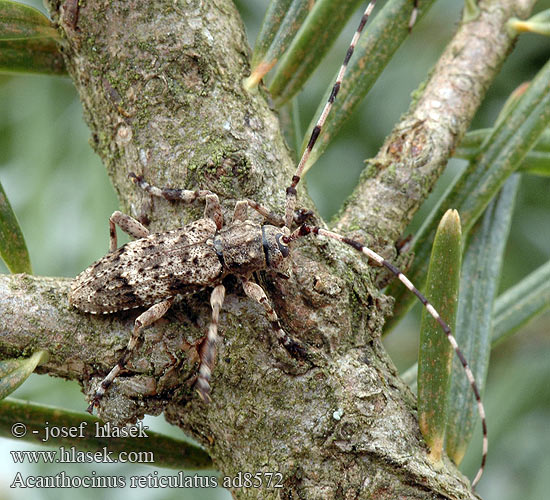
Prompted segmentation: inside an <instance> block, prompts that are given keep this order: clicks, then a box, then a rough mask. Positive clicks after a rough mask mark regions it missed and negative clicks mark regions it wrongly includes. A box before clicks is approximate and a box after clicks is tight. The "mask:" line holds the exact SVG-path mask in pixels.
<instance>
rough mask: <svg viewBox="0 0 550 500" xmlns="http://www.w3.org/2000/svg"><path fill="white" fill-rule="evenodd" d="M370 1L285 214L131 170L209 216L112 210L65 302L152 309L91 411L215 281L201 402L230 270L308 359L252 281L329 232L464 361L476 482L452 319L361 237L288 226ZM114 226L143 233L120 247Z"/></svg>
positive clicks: (291, 347) (279, 333) (102, 308)
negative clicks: (174, 225)
mask: <svg viewBox="0 0 550 500" xmlns="http://www.w3.org/2000/svg"><path fill="white" fill-rule="evenodd" d="M374 4H375V1H374V0H372V1H371V2H370V3H369V4H368V6H367V8H366V10H365V12H364V14H363V16H362V18H361V22H360V24H359V27H358V28H357V31H356V32H355V34H354V36H353V39H352V41H351V44H350V46H349V48H348V51H347V53H346V56H345V58H344V62H343V64H342V65H341V67H340V70H339V72H338V75H337V78H336V82H335V84H334V86H333V88H332V92H331V93H330V96H329V98H328V101H327V102H326V104H325V107H324V109H323V111H322V113H321V115H320V117H319V119H318V121H317V124H316V126H315V127H314V128H313V131H312V134H311V137H310V139H309V142H308V145H307V147H306V149H305V151H304V153H303V155H302V157H301V159H300V162H299V163H298V166H297V168H296V171H295V173H294V176H293V177H292V181H291V184H290V186H289V187H288V188H287V190H286V206H285V216H284V218H283V217H281V216H279V215H277V214H273V213H271V212H270V211H269V210H268V209H267V208H266V207H264V206H263V205H261V204H259V203H257V202H255V201H253V200H241V201H238V202H237V203H236V206H235V210H234V213H233V218H232V220H231V222H230V223H229V224H226V225H224V221H223V215H222V210H221V206H220V202H219V199H218V196H217V195H216V194H214V193H212V192H210V191H208V190H196V191H190V190H181V189H160V188H158V187H155V186H152V185H150V184H149V183H147V182H146V181H145V180H144V179H143V178H142V177H141V176H139V175H136V174H134V173H130V178H131V179H132V180H133V181H134V182H135V183H136V184H137V185H138V186H140V187H141V188H142V189H143V190H145V191H146V192H148V193H150V194H151V195H153V196H158V197H162V198H165V199H167V200H180V201H183V202H185V203H191V202H193V201H195V200H197V199H204V200H205V209H204V217H203V218H202V219H199V220H197V221H194V222H192V223H190V224H188V225H186V226H184V227H181V228H178V229H175V230H172V231H167V232H163V233H149V230H148V229H147V228H145V227H144V226H143V225H142V224H141V223H140V222H138V221H137V220H136V219H134V218H132V217H130V216H128V215H125V214H123V213H121V212H119V211H116V212H114V213H113V214H112V215H111V217H110V219H109V226H110V251H109V253H108V254H107V255H106V256H105V257H103V258H102V259H100V260H98V261H97V262H95V263H94V264H92V265H91V266H90V267H89V268H87V269H86V270H84V271H83V272H82V273H81V274H80V275H78V276H77V277H76V278H75V280H74V282H73V284H72V288H71V291H70V294H69V301H70V303H71V304H72V305H73V306H75V307H76V308H78V309H80V310H82V311H84V312H87V313H92V314H98V313H102V314H107V313H114V312H118V311H122V310H126V309H132V308H136V307H148V309H147V310H146V311H145V312H143V313H142V314H141V315H139V316H138V318H137V319H136V320H135V323H134V328H133V331H132V335H131V337H130V341H129V343H128V346H127V348H126V350H125V352H124V354H123V356H122V357H121V359H120V360H119V362H118V363H117V364H116V365H115V366H114V367H113V368H112V370H111V371H110V372H109V374H108V375H107V376H106V377H105V378H104V379H103V381H102V382H101V384H100V386H99V388H98V389H97V391H96V392H95V394H94V396H93V397H92V401H91V404H90V406H89V407H88V411H89V412H90V413H91V412H93V408H94V406H97V405H98V404H99V401H100V400H101V398H102V397H103V395H104V394H105V391H106V390H107V388H108V387H109V386H110V385H111V384H112V383H113V381H114V380H115V378H116V377H117V375H118V374H119V373H120V371H121V370H122V369H123V367H124V365H125V364H126V362H127V361H128V359H129V358H130V355H131V353H132V351H133V350H134V348H135V346H136V344H137V342H138V339H139V335H140V332H141V330H142V329H143V328H144V327H146V326H148V325H150V324H152V323H154V322H155V321H156V320H158V319H159V318H161V317H162V316H163V315H164V314H165V313H166V311H167V310H168V309H169V308H170V306H171V305H172V303H173V301H174V299H175V297H176V296H177V295H180V294H187V293H194V292H197V291H199V290H201V289H204V288H206V287H213V291H212V294H211V297H210V304H211V307H212V320H211V322H210V325H209V328H208V333H207V335H206V339H205V341H204V342H203V344H202V346H201V348H200V352H199V358H200V367H199V374H198V378H197V382H196V387H197V392H198V394H199V395H200V397H201V398H202V399H203V400H204V401H206V402H208V401H209V400H210V378H211V372H212V367H213V364H214V360H215V356H216V344H217V342H218V339H219V337H218V318H219V313H220V309H221V307H222V305H223V302H224V297H225V287H224V285H223V284H222V279H223V278H224V277H225V276H227V275H234V276H236V277H238V278H240V280H241V281H242V284H243V289H244V292H245V293H246V295H247V296H248V297H250V298H251V299H253V300H255V301H256V302H258V303H259V304H260V305H261V306H262V307H263V308H264V310H265V313H266V315H267V317H268V319H269V321H270V322H271V326H272V330H273V334H274V335H275V338H276V339H277V340H278V341H279V342H280V343H281V344H282V346H283V347H284V348H285V349H286V350H287V351H288V353H289V355H290V356H292V357H294V358H297V359H305V358H307V349H306V347H305V346H304V345H302V344H301V343H300V342H299V341H297V340H296V339H293V338H292V337H291V336H289V335H288V334H287V333H286V332H285V331H284V330H283V329H282V327H281V324H280V323H279V320H278V317H277V313H276V312H275V311H274V310H273V308H272V307H271V305H270V303H269V301H268V299H267V296H266V294H265V292H264V291H263V289H262V288H261V287H260V286H259V285H258V284H256V283H254V282H252V281H250V278H251V276H252V274H253V273H254V272H256V271H261V270H268V269H269V270H273V271H276V272H278V273H279V274H283V275H284V274H286V272H287V270H288V266H289V260H288V257H289V255H290V252H291V246H292V244H293V243H294V242H295V241H296V240H299V239H300V238H303V237H305V236H307V235H309V234H313V235H317V236H324V237H326V238H332V239H334V240H337V241H340V242H342V243H345V244H346V245H349V246H351V247H352V248H354V249H355V250H357V251H359V252H361V253H363V254H364V255H366V256H367V257H368V258H369V259H372V260H374V261H375V262H376V263H378V264H379V265H381V266H384V267H386V268H387V269H388V270H389V271H390V272H391V273H392V274H393V275H394V276H396V277H397V278H398V279H399V280H400V281H401V282H402V283H403V284H404V285H405V286H406V287H407V288H408V289H409V290H410V291H411V292H412V293H414V294H415V295H416V296H417V297H418V299H419V300H420V302H422V304H423V305H424V306H425V307H426V309H427V311H428V312H429V314H430V315H431V316H432V317H433V318H434V319H435V320H436V321H437V322H438V323H439V324H440V326H441V328H442V329H443V331H444V332H445V334H446V336H447V338H448V340H449V342H450V343H451V345H452V347H453V349H454V351H455V353H456V354H457V356H458V358H459V359H460V361H461V363H462V366H463V367H464V371H465V373H466V376H467V378H468V380H469V382H470V385H471V388H472V391H473V392H474V395H475V399H476V402H477V406H478V410H479V415H480V418H481V422H482V427H483V455H482V462H481V466H480V468H479V470H478V473H477V475H476V477H475V479H474V481H473V482H472V485H473V486H475V485H476V484H477V482H478V481H479V479H480V478H481V475H482V474H483V469H484V467H485V461H486V457H487V448H488V440H487V425H486V419H485V410H484V407H483V403H482V401H481V396H480V392H479V390H478V386H477V384H476V381H475V379H474V376H473V373H472V371H471V369H470V367H469V365H468V362H467V361H466V359H465V357H464V355H463V354H462V352H461V350H460V349H459V347H458V345H457V342H456V339H455V337H454V336H453V334H452V333H451V329H450V328H449V326H448V325H447V323H446V322H445V321H444V320H443V319H442V318H441V317H440V316H439V314H438V312H437V311H436V310H435V308H434V307H433V306H432V304H430V302H429V301H428V300H427V299H426V297H424V295H422V293H420V292H419V291H418V289H417V288H416V287H415V286H414V285H413V284H412V283H411V282H410V281H409V279H408V278H407V277H406V276H405V275H404V274H403V273H402V272H401V271H400V270H399V269H397V268H396V267H395V266H394V265H392V264H391V263H390V262H388V261H387V260H385V259H384V258H383V257H381V256H380V255H378V254H377V253H375V252H374V251H372V250H371V249H369V248H367V247H366V246H364V245H363V244H361V243H359V242H358V241H355V240H352V239H349V238H347V237H345V236H342V235H339V234H336V233H334V232H332V231H329V230H326V229H323V228H321V227H318V226H314V225H310V224H308V223H307V222H304V219H303V217H297V221H298V227H297V228H296V229H294V230H292V228H291V226H292V224H293V222H294V221H295V217H296V213H295V208H296V201H297V196H296V186H297V185H298V183H299V182H300V179H301V176H302V173H303V169H304V166H305V164H306V162H307V159H308V157H309V155H310V153H311V151H312V149H313V147H314V145H315V142H316V140H317V138H318V136H319V134H320V132H321V129H322V127H323V125H324V123H325V121H326V118H327V116H328V114H329V112H330V110H331V107H332V104H333V102H334V100H335V99H336V96H337V94H338V91H339V89H340V85H341V83H342V79H343V77H344V74H345V72H346V68H347V65H348V62H349V60H350V58H351V56H352V54H353V51H354V48H355V45H356V43H357V41H358V39H359V36H360V34H361V32H362V30H363V27H364V26H365V24H366V22H367V19H368V17H369V15H370V14H371V12H372V9H373V8H374ZM415 16H416V2H415V9H414V10H413V17H411V22H413V21H414V17H415ZM248 208H252V209H254V210H256V211H257V212H259V213H260V214H261V215H262V216H263V217H264V219H265V221H266V224H264V225H260V224H257V223H254V222H251V221H250V220H248V219H247V209H248ZM116 225H118V226H119V227H120V228H121V229H122V230H123V231H124V232H126V233H128V234H129V235H130V236H133V237H134V238H137V239H136V240H134V241H131V242H130V243H127V244H126V245H124V246H122V247H120V248H117V236H116Z"/></svg>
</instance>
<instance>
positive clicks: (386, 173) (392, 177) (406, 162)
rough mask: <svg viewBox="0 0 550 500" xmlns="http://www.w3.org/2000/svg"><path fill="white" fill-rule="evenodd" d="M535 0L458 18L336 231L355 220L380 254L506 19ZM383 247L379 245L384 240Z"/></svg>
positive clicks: (501, 50)
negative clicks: (467, 20) (432, 65)
mask: <svg viewBox="0 0 550 500" xmlns="http://www.w3.org/2000/svg"><path fill="white" fill-rule="evenodd" d="M534 4H535V0H519V1H518V0H502V1H501V0H498V1H495V0H490V1H484V2H479V8H480V13H479V16H477V17H476V18H475V19H473V20H470V21H469V22H462V23H461V24H460V26H459V28H458V30H457V32H456V34H455V35H454V37H453V39H452V40H451V41H450V43H449V44H448V45H447V48H446V49H445V51H444V52H443V54H442V55H441V57H440V59H439V61H438V62H437V64H436V66H435V68H434V69H433V71H432V73H431V75H430V77H429V78H428V80H427V82H425V83H423V84H422V85H421V86H420V89H419V91H418V92H419V95H417V98H416V99H415V100H414V101H413V102H412V104H411V106H410V108H409V111H408V112H407V113H406V114H405V115H404V116H403V118H402V119H401V120H400V121H399V123H398V124H397V125H396V126H395V128H394V129H393V131H392V132H391V134H390V135H389V136H388V137H387V138H386V140H385V142H384V144H383V146H382V148H381V149H380V152H379V153H378V154H377V155H376V157H375V158H373V159H372V160H370V161H369V162H368V167H367V169H366V170H365V172H364V173H363V175H362V176H361V180H360V183H359V184H358V186H357V187H356V188H355V191H354V192H353V194H352V195H351V197H350V199H349V201H348V202H347V203H346V207H345V210H343V211H342V213H341V215H340V217H339V219H338V221H337V224H336V228H335V230H336V231H339V232H344V233H345V232H349V231H350V230H357V228H361V229H360V230H361V233H362V235H363V236H364V238H366V241H370V242H372V244H373V245H374V247H375V248H379V249H381V251H382V252H383V253H384V254H385V255H386V256H388V257H391V256H392V254H395V249H394V248H392V247H393V245H394V244H395V242H396V241H397V240H398V239H399V238H400V237H401V236H402V233H403V231H404V230H405V228H406V227H407V225H408V224H409V222H410V221H411V219H412V216H413V215H414V214H415V212H416V211H417V210H418V208H419V207H420V205H421V204H422V203H423V202H424V200H425V199H426V198H427V196H428V194H429V193H430V191H431V190H432V188H433V186H434V184H435V182H436V181H437V179H438V178H439V176H440V175H441V173H442V170H443V168H444V167H445V165H446V164H447V160H448V159H449V157H450V156H451V154H452V152H453V151H454V149H455V148H456V147H457V146H458V144H459V143H460V140H461V139H462V136H463V135H464V134H465V133H466V131H467V129H468V127H469V125H470V122H471V120H472V119H473V117H474V115H475V113H476V111H477V109H478V108H479V106H480V104H481V102H482V100H483V98H484V96H485V93H486V91H487V89H488V88H489V86H490V84H491V82H492V81H493V79H494V78H495V77H496V75H497V74H498V72H499V71H500V67H501V66H502V63H503V62H504V60H505V58H506V56H507V55H508V53H509V52H510V50H511V48H512V44H513V42H514V40H515V38H514V37H513V36H512V35H511V34H510V33H509V32H508V30H507V28H506V22H507V21H508V19H510V18H511V17H514V16H516V17H519V18H523V17H527V16H528V14H529V13H530V12H531V10H532V8H533V6H534ZM385 247H386V248H385Z"/></svg>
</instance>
